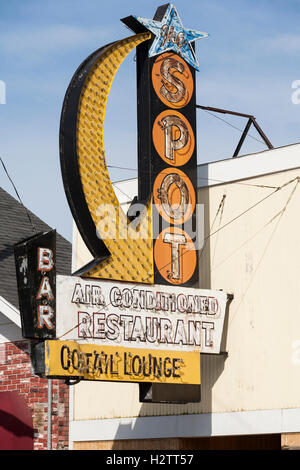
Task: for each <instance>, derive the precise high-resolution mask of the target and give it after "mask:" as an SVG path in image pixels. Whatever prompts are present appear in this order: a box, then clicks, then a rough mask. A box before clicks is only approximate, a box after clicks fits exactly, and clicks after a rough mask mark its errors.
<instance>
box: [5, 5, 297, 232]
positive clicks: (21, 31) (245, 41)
mask: <svg viewBox="0 0 300 470" xmlns="http://www.w3.org/2000/svg"><path fill="white" fill-rule="evenodd" d="M163 3H164V2H163V1H156V0H128V1H127V2H124V1H122V0H110V1H102V0H97V1H96V0H85V2H82V0H80V1H79V0H59V1H58V0H42V1H41V0H10V2H5V1H4V0H0V80H2V81H4V82H5V84H6V104H0V129H1V133H0V136H1V138H0V156H1V158H2V159H3V161H4V162H5V164H6V167H7V169H8V171H9V173H10V175H11V177H12V178H13V180H14V182H15V185H16V187H17V189H18V191H19V194H20V196H21V198H22V200H23V202H24V204H25V205H26V206H27V207H28V208H29V209H30V210H32V211H33V212H34V213H36V214H37V215H38V216H39V217H40V218H42V219H43V220H44V221H45V222H47V223H48V224H49V225H50V226H52V227H55V228H56V229H57V230H58V231H59V232H60V233H61V234H62V235H64V236H65V237H66V238H67V239H69V240H71V236H72V218H71V213H70V210H69V207H68V205H67V201H66V198H65V194H64V189H63V185H62V179H61V174H60V164H59V148H58V139H59V121H60V113H61V107H62V103H63V99H64V95H65V92H66V89H67V87H68V84H69V82H70V80H71V78H72V75H73V73H74V71H75V70H76V68H77V67H78V66H79V65H80V63H81V62H82V61H83V60H84V59H85V58H86V57H87V56H88V55H89V54H90V53H92V52H93V51H94V50H96V49H97V48H99V47H101V46H102V45H105V44H106V43H109V42H111V41H114V40H118V39H120V38H122V37H126V36H128V35H131V33H130V32H129V31H128V30H127V29H126V28H125V26H124V25H123V23H121V22H120V18H123V17H125V16H128V15H130V14H136V15H138V16H144V17H148V18H152V17H153V15H154V13H155V10H156V8H157V7H158V6H159V5H161V4H163ZM173 3H174V5H175V6H176V8H177V10H178V13H179V15H180V17H181V20H182V23H183V25H184V26H185V27H187V28H193V29H198V30H200V31H206V32H208V33H209V37H208V38H205V39H201V40H199V41H197V42H196V54H197V58H198V62H199V64H200V72H198V73H197V103H198V104H202V105H206V106H213V107H220V108H225V109H231V110H235V111H239V112H244V113H248V114H253V115H254V116H256V118H257V122H258V123H259V124H260V125H261V127H262V129H263V130H264V132H265V133H266V135H267V136H268V137H269V139H270V140H271V142H272V144H273V145H274V146H275V147H278V146H283V145H287V144H292V143H296V142H300V104H298V105H297V104H293V102H292V99H291V97H292V93H293V91H294V90H293V89H292V83H293V81H295V80H300V64H299V56H300V32H299V24H300V2H299V0H239V1H238V0H177V1H176V2H173ZM135 95H136V90H135V62H134V54H131V55H130V56H129V57H128V58H127V59H126V61H125V62H124V64H123V65H122V66H121V68H120V71H119V73H118V75H117V76H116V79H115V82H114V84H113V87H112V90H111V94H110V97H109V103H108V110H107V117H106V124H105V147H106V155H107V159H108V164H110V165H117V166H126V167H130V168H136V167H137V162H136V101H135ZM0 101H1V100H0ZM222 117H223V118H224V117H225V119H226V120H227V121H228V122H230V123H232V124H233V125H235V126H237V127H240V128H241V129H242V128H243V127H244V126H245V124H246V122H245V120H244V119H240V118H231V117H229V116H222ZM197 127H198V136H197V138H198V163H204V162H207V161H214V160H218V159H223V158H229V157H230V156H231V155H232V153H233V151H234V149H235V146H236V144H237V142H238V139H239V137H240V133H239V132H238V131H237V130H236V129H234V128H232V127H230V126H228V125H226V124H225V123H223V122H222V121H220V120H218V119H215V118H214V117H212V116H211V115H209V114H207V113H205V112H203V111H198V112H197ZM250 133H251V135H252V136H253V137H256V138H258V135H257V134H256V133H255V130H254V129H252V130H251V132H250ZM265 148H266V147H265V145H263V144H261V143H259V142H257V141H256V140H254V139H251V138H248V139H247V145H245V147H244V149H243V152H242V153H251V152H255V151H259V150H263V149H265ZM134 176H135V172H134V171H121V170H112V171H111V178H112V180H114V181H116V180H119V179H125V178H129V177H134ZM0 184H1V186H2V187H3V188H4V189H5V190H6V191H8V192H9V193H10V194H12V195H13V196H14V197H15V193H14V190H13V188H12V186H11V183H10V182H9V180H8V178H7V176H6V175H5V173H4V172H3V171H2V170H1V167H0Z"/></svg>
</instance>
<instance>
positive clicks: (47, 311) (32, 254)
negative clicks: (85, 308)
mask: <svg viewBox="0 0 300 470" xmlns="http://www.w3.org/2000/svg"><path fill="white" fill-rule="evenodd" d="M14 251H15V265H16V274H17V284H18V294H19V307H20V314H21V323H22V335H23V337H24V338H28V339H34V338H36V339H53V338H55V335H56V231H55V230H51V231H49V232H43V233H39V234H37V235H35V236H33V237H30V238H27V239H26V240H22V241H21V242H19V243H18V244H16V245H15V246H14Z"/></svg>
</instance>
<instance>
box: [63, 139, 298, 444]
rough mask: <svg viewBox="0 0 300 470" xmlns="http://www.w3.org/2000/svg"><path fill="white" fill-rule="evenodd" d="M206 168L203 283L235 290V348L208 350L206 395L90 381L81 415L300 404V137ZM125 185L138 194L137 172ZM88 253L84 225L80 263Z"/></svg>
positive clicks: (76, 416) (226, 342)
mask: <svg viewBox="0 0 300 470" xmlns="http://www.w3.org/2000/svg"><path fill="white" fill-rule="evenodd" d="M222 168H223V173H222V174H221V175H220V172H222ZM235 169H237V170H238V171H237V172H236V174H235ZM200 174H201V175H203V174H206V175H208V176H207V181H204V180H205V178H203V180H202V181H201V182H200V184H199V200H198V202H199V203H202V204H204V214H205V216H204V222H205V224H204V229H205V242H204V246H203V249H202V250H201V251H200V260H199V273H200V287H201V288H205V289H208V288H209V289H223V290H224V291H226V292H227V293H230V294H233V296H234V299H233V301H232V302H231V303H230V305H229V309H228V312H227V317H226V319H225V326H224V332H223V350H224V351H225V352H226V353H227V355H218V356H213V355H201V382H202V385H201V393H202V399H201V403H199V404H186V405H170V404H141V403H139V397H138V385H137V384H124V383H104V382H103V383H92V382H81V383H79V384H77V385H76V386H74V387H73V416H72V420H73V421H74V422H76V421H83V420H99V419H100V420H101V419H115V418H137V417H155V416H167V415H170V416H174V415H197V414H203V413H241V412H248V411H259V410H280V409H295V408H300V222H299V208H300V185H299V184H298V177H300V146H299V145H294V146H288V147H284V148H281V149H275V150H270V151H268V152H262V153H260V154H255V155H248V156H245V157H240V158H236V159H230V160H227V161H223V162H217V163H215V164H214V163H212V164H208V165H206V166H205V165H203V166H202V168H200ZM214 175H215V177H214ZM220 176H221V177H220ZM235 178H236V179H235ZM216 180H217V181H216ZM216 182H217V183H218V184H216ZM120 184H122V183H120ZM123 185H126V190H127V192H126V191H125V192H126V194H129V193H130V192H131V193H133V194H130V196H133V195H135V194H136V193H135V187H136V186H135V185H136V182H135V180H130V181H129V182H125V183H123ZM124 187H125V186H123V189H124ZM116 192H117V190H116ZM121 202H123V203H124V204H125V203H126V200H123V201H121ZM87 261H89V253H88V251H87V250H86V248H85V247H84V245H83V243H82V240H81V238H80V236H79V235H78V233H77V232H76V231H75V233H74V260H73V267H74V270H76V269H77V268H79V267H80V266H82V265H83V264H84V263H85V262H87ZM236 416H237V417H238V416H240V415H238V414H237V415H236ZM288 431H289V430H288V429H287V432H288ZM153 437H154V436H153Z"/></svg>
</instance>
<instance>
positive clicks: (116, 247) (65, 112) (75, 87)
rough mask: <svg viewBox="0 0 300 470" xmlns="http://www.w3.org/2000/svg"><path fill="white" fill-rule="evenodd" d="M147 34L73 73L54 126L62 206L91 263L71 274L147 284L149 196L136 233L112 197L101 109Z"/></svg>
mask: <svg viewBox="0 0 300 470" xmlns="http://www.w3.org/2000/svg"><path fill="white" fill-rule="evenodd" d="M150 37H151V34H150V33H149V32H147V33H141V34H136V35H134V36H131V37H129V38H126V39H122V40H120V41H116V42H113V43H111V44H108V45H106V46H104V47H102V48H101V49H98V50H97V51H95V52H94V53H93V54H91V55H90V56H89V57H88V58H87V59H86V60H85V61H84V62H83V63H82V64H81V65H80V67H79V68H78V69H77V71H76V72H75V74H74V76H73V78H72V80H71V82H70V85H69V87H68V90H67V92H66V96H65V100H64V104H63V109H62V114H61V123H60V161H61V171H62V178H63V182H64V187H65V192H66V196H67V199H68V203H69V206H70V209H71V212H72V215H73V218H74V220H75V223H76V225H77V228H78V230H79V232H80V234H81V236H82V238H83V241H84V242H85V244H86V246H87V248H88V249H89V251H90V252H91V254H92V256H93V257H94V261H92V262H91V263H89V264H88V265H86V266H85V267H83V268H82V269H81V270H79V271H77V272H76V273H75V274H77V275H82V276H86V277H95V278H102V279H113V280H120V281H128V282H143V283H149V284H152V283H153V279H154V273H153V246H152V213H151V206H152V204H151V202H152V201H151V198H150V200H149V201H148V204H147V206H146V207H145V209H144V211H143V214H142V216H141V217H140V221H139V224H138V229H136V228H133V227H132V226H131V225H130V222H129V220H128V219H127V216H126V214H125V213H124V212H123V210H122V208H121V206H120V204H119V201H118V199H117V197H116V195H115V192H114V189H113V186H112V183H111V180H110V177H109V173H108V170H107V165H106V159H105V151H104V120H105V109H106V104H107V100H108V96H109V92H110V88H111V85H112V82H113V79H114V77H115V75H116V73H117V70H118V68H119V67H120V65H121V63H122V62H123V60H124V59H125V58H126V56H127V55H128V54H129V53H130V52H131V51H132V50H133V49H134V48H135V47H137V46H138V45H139V44H140V43H142V42H144V41H147V40H148V39H150Z"/></svg>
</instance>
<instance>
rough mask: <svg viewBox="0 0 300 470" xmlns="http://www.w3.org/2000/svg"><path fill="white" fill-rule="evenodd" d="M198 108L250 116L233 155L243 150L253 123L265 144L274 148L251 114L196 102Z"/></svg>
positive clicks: (235, 155) (245, 116)
mask: <svg viewBox="0 0 300 470" xmlns="http://www.w3.org/2000/svg"><path fill="white" fill-rule="evenodd" d="M196 108H199V109H203V110H205V111H211V112H214V113H222V114H231V115H233V116H239V117H244V118H248V121H247V124H246V127H245V129H244V132H243V134H242V136H241V138H240V140H239V142H238V144H237V147H236V149H235V151H234V154H233V157H237V156H238V154H239V152H240V150H241V147H242V145H243V143H244V141H245V138H246V137H247V134H248V132H249V129H250V127H251V124H253V126H254V127H255V129H256V130H257V132H258V133H259V135H260V136H261V137H262V139H263V140H264V142H265V144H266V145H267V147H268V148H269V149H273V148H274V147H273V145H272V144H271V142H270V141H269V139H268V137H267V136H266V135H265V133H264V132H263V130H262V129H261V127H260V126H259V125H258V124H257V122H256V118H255V117H254V116H252V115H251V114H245V113H237V112H235V111H229V110H228V109H221V108H212V107H211V106H201V105H199V104H196Z"/></svg>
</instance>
